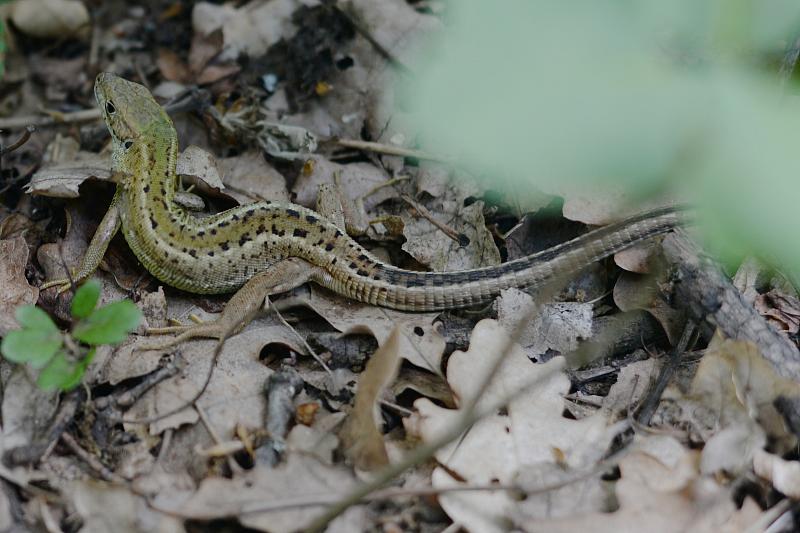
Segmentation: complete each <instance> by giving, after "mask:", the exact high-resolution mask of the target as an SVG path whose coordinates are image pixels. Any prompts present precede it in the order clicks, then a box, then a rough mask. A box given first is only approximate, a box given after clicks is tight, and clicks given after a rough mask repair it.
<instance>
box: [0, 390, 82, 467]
mask: <svg viewBox="0 0 800 533" xmlns="http://www.w3.org/2000/svg"><path fill="white" fill-rule="evenodd" d="M83 399H84V392H83V389H76V390H74V391H72V392H70V393H69V394H67V395H66V396H65V397H64V399H63V401H62V402H61V406H60V407H59V409H58V413H56V416H55V418H54V419H53V423H52V424H51V425H50V429H49V430H48V432H47V435H46V436H45V437H44V438H43V439H39V440H37V441H34V442H32V443H30V444H27V445H25V446H18V447H16V448H11V449H10V450H7V451H6V452H5V453H4V454H3V462H4V463H5V464H7V465H9V466H19V465H28V464H33V463H36V462H38V461H39V460H40V459H41V458H42V457H43V456H44V454H45V452H46V451H47V450H48V449H49V448H50V446H51V445H52V444H54V443H55V442H56V441H57V440H58V439H59V437H61V434H62V433H64V431H65V430H66V429H67V426H68V425H69V424H70V423H72V420H73V418H74V417H75V413H77V412H78V406H79V405H80V404H81V402H83Z"/></svg>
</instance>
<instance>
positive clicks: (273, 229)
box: [272, 224, 286, 237]
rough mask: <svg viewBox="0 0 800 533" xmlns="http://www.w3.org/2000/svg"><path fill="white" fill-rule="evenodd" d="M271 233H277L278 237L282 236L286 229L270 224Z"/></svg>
mask: <svg viewBox="0 0 800 533" xmlns="http://www.w3.org/2000/svg"><path fill="white" fill-rule="evenodd" d="M272 234H273V235H277V236H278V237H283V236H284V235H285V234H286V231H285V230H282V229H278V228H276V227H275V224H273V225H272Z"/></svg>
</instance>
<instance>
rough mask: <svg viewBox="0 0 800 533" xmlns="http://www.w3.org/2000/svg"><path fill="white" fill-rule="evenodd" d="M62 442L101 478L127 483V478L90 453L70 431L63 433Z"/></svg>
mask: <svg viewBox="0 0 800 533" xmlns="http://www.w3.org/2000/svg"><path fill="white" fill-rule="evenodd" d="M61 442H63V443H64V444H66V445H67V447H68V448H69V449H70V450H72V453H74V454H75V455H77V456H78V457H79V458H80V459H81V460H82V461H83V462H84V463H86V464H87V465H89V468H91V469H92V470H94V472H95V473H96V474H97V475H98V476H100V478H102V479H104V480H105V481H112V482H114V483H125V482H126V479H125V478H123V477H122V476H118V475H117V474H115V473H114V472H112V471H111V470H109V469H108V467H107V466H106V465H104V464H103V463H101V462H100V460H99V459H97V457H95V456H94V455H92V454H90V453H89V452H87V451H86V450H84V449H83V448H81V445H80V444H78V442H77V441H76V440H75V438H74V437H73V436H72V435H70V434H69V433H63V434H62V435H61Z"/></svg>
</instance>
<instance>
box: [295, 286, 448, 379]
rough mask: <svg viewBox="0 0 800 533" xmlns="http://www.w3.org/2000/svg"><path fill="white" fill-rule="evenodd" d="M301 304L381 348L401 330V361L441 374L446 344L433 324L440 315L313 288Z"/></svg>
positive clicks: (343, 330) (332, 323)
mask: <svg viewBox="0 0 800 533" xmlns="http://www.w3.org/2000/svg"><path fill="white" fill-rule="evenodd" d="M300 300H301V301H302V302H303V303H304V304H306V305H308V306H309V307H310V308H311V309H313V310H314V311H315V312H316V313H318V314H319V315H320V316H321V317H322V318H324V319H325V320H327V321H328V323H330V324H331V325H332V326H333V327H334V328H336V329H338V330H339V331H341V332H342V334H347V333H369V334H370V335H373V336H374V337H375V339H376V340H377V341H378V345H379V346H383V344H384V343H385V342H386V341H387V340H388V338H389V335H390V334H391V333H392V331H393V330H394V329H395V326H397V327H399V333H400V347H399V349H398V351H399V353H400V357H402V358H403V359H405V360H407V361H408V362H409V363H411V364H414V365H416V366H418V367H420V368H424V369H426V370H429V371H431V372H433V373H435V374H441V372H442V370H441V362H442V354H443V353H444V348H445V340H444V337H442V335H441V333H439V331H438V330H437V329H436V326H435V324H434V320H435V319H436V317H437V316H439V313H403V312H401V311H394V310H392V309H384V308H382V307H376V306H374V305H368V304H362V303H360V302H356V301H354V300H349V299H347V298H342V297H340V296H337V295H334V294H331V293H329V292H327V291H324V289H318V288H317V287H311V291H310V293H309V294H307V295H304V296H302V297H301V298H300Z"/></svg>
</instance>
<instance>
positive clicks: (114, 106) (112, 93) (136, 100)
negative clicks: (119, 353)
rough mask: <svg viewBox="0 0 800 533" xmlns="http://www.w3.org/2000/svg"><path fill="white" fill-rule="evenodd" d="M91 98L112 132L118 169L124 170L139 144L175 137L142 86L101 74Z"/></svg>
mask: <svg viewBox="0 0 800 533" xmlns="http://www.w3.org/2000/svg"><path fill="white" fill-rule="evenodd" d="M94 96H95V99H96V100H97V104H98V106H99V107H100V113H101V114H102V116H103V120H104V121H105V123H106V126H107V127H108V131H109V132H110V133H111V139H112V148H113V150H112V154H113V159H114V164H115V166H116V167H120V168H119V170H127V169H126V168H124V167H127V166H129V165H126V164H125V162H126V160H127V159H128V157H127V156H128V155H129V154H132V153H135V152H136V151H137V149H136V148H137V145H138V144H140V142H142V141H144V140H147V139H159V138H164V137H166V138H170V137H171V136H174V135H175V128H174V127H173V125H172V120H170V118H169V116H168V115H167V113H166V112H165V111H164V109H163V108H162V107H161V106H160V105H158V102H156V101H155V99H154V98H153V95H151V94H150V91H148V90H147V88H146V87H144V86H143V85H139V84H138V83H133V82H132V81H128V80H125V79H123V78H120V77H119V76H117V75H115V74H111V73H110V72H102V73H100V74H99V75H98V76H97V79H96V80H95V82H94Z"/></svg>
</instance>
